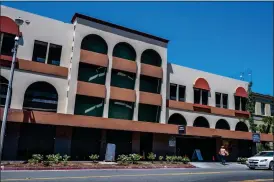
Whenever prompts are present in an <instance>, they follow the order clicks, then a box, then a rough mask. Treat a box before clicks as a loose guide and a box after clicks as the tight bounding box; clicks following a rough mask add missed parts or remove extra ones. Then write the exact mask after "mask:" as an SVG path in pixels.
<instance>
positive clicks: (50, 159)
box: [43, 154, 62, 166]
mask: <svg viewBox="0 0 274 182" xmlns="http://www.w3.org/2000/svg"><path fill="white" fill-rule="evenodd" d="M61 160H62V156H60V154H56V155H55V154H50V155H47V156H46V160H45V161H44V162H43V163H44V165H46V166H51V165H52V164H59V163H60V162H61Z"/></svg>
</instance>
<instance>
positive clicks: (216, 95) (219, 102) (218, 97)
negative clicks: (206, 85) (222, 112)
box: [215, 92, 221, 107]
mask: <svg viewBox="0 0 274 182" xmlns="http://www.w3.org/2000/svg"><path fill="white" fill-rule="evenodd" d="M215 100H216V107H221V93H218V92H216V93H215Z"/></svg>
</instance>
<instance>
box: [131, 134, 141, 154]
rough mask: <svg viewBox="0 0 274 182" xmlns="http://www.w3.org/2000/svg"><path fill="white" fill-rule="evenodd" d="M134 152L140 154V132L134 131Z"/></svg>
mask: <svg viewBox="0 0 274 182" xmlns="http://www.w3.org/2000/svg"><path fill="white" fill-rule="evenodd" d="M132 153H136V154H140V132H132Z"/></svg>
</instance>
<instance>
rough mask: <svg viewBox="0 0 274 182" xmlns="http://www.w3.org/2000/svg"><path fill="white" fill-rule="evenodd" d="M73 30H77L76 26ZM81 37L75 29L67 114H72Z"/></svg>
mask: <svg viewBox="0 0 274 182" xmlns="http://www.w3.org/2000/svg"><path fill="white" fill-rule="evenodd" d="M75 30H77V26H76V29H75ZM82 39H83V37H82V35H80V34H79V32H77V31H75V38H74V43H73V45H72V46H73V52H72V53H71V62H70V66H69V75H68V89H67V92H68V94H67V95H68V98H67V110H66V113H67V114H74V106H75V98H76V93H77V81H78V70H79V62H80V53H81V43H82Z"/></svg>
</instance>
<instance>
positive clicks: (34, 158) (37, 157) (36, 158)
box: [28, 154, 43, 164]
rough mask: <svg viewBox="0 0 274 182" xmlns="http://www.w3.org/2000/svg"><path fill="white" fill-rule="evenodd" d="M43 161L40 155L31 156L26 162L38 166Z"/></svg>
mask: <svg viewBox="0 0 274 182" xmlns="http://www.w3.org/2000/svg"><path fill="white" fill-rule="evenodd" d="M42 160H43V155H41V154H33V155H32V157H31V159H29V160H28V163H30V164H38V163H41V162H42Z"/></svg>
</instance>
